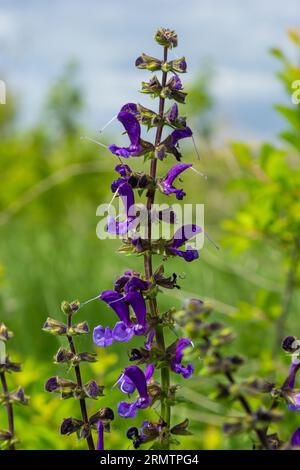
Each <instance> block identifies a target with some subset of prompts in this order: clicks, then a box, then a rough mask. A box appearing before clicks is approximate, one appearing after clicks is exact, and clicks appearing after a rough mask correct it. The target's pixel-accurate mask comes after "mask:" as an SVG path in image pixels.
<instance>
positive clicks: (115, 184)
mask: <svg viewBox="0 0 300 470" xmlns="http://www.w3.org/2000/svg"><path fill="white" fill-rule="evenodd" d="M123 183H126V181H125V180H124V178H118V179H117V180H114V181H113V182H112V183H111V185H110V188H111V190H112V192H113V193H115V192H116V191H117V189H119V187H120V186H121V184H123Z"/></svg>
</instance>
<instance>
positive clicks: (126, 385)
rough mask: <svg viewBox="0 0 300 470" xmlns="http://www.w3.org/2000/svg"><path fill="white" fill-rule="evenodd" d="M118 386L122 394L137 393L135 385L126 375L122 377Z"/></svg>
mask: <svg viewBox="0 0 300 470" xmlns="http://www.w3.org/2000/svg"><path fill="white" fill-rule="evenodd" d="M118 386H119V389H120V390H121V392H122V393H126V394H131V393H133V392H134V391H135V385H134V383H133V382H132V380H130V379H129V378H128V377H127V376H126V375H124V374H122V375H121V376H120V378H119V380H118Z"/></svg>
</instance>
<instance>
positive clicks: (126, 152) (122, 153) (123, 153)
mask: <svg viewBox="0 0 300 470" xmlns="http://www.w3.org/2000/svg"><path fill="white" fill-rule="evenodd" d="M108 150H110V151H111V153H113V154H114V155H118V156H119V157H123V158H129V157H131V151H130V149H129V147H118V146H117V145H115V144H112V145H110V146H109V147H108Z"/></svg>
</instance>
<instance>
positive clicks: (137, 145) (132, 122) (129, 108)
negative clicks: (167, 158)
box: [109, 103, 142, 158]
mask: <svg viewBox="0 0 300 470" xmlns="http://www.w3.org/2000/svg"><path fill="white" fill-rule="evenodd" d="M133 106H134V104H133V103H128V104H126V105H125V106H123V108H122V110H121V111H120V112H119V114H118V120H119V121H120V122H121V123H122V124H123V126H124V127H125V130H126V132H127V135H128V137H129V140H130V145H129V147H118V146H117V145H114V144H113V145H110V146H109V150H110V151H111V152H112V153H113V154H115V155H118V156H119V157H124V158H129V157H131V156H132V157H136V156H139V155H140V153H141V151H142V146H141V142H140V141H141V126H140V124H139V122H138V120H137V118H136V117H135V115H134V114H133ZM124 108H125V109H126V111H123V109H124Z"/></svg>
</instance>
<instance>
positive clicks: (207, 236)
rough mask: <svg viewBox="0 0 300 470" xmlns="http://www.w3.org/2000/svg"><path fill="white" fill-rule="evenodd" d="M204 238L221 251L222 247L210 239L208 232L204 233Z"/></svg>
mask: <svg viewBox="0 0 300 470" xmlns="http://www.w3.org/2000/svg"><path fill="white" fill-rule="evenodd" d="M204 236H205V237H206V238H207V240H208V241H209V242H210V243H211V244H212V245H213V246H214V247H215V248H216V250H219V249H220V247H219V246H218V245H217V244H216V243H215V242H214V241H213V240H212V239H211V238H210V236H209V235H208V233H207V232H204Z"/></svg>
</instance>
